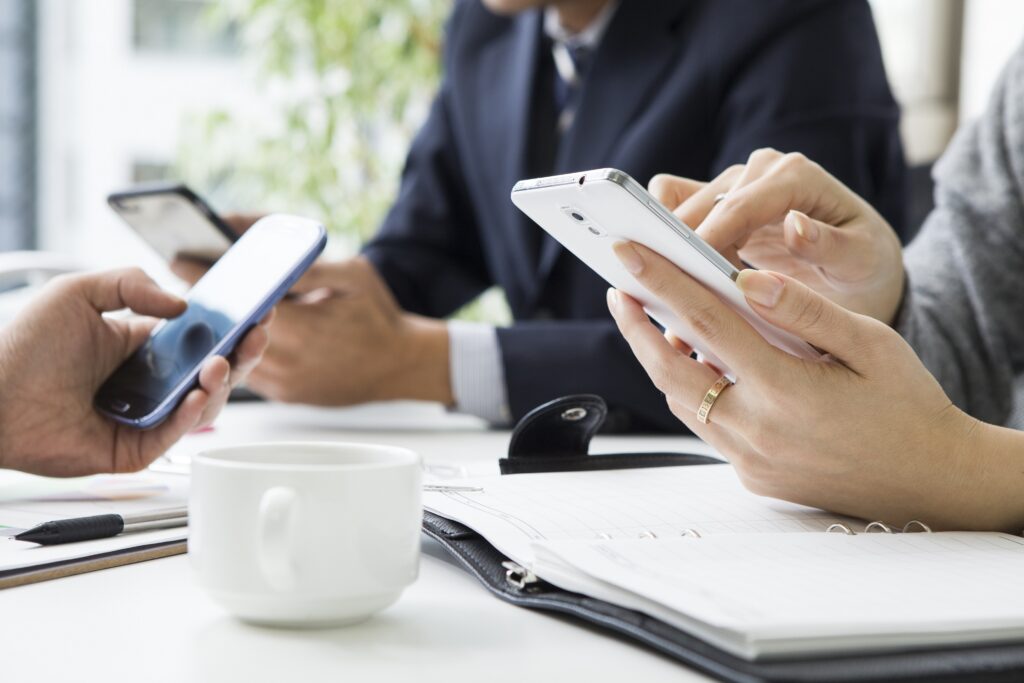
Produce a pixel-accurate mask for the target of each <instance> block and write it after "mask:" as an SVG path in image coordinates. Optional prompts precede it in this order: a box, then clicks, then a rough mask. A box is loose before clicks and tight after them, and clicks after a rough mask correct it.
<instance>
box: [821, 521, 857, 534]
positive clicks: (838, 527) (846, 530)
mask: <svg viewBox="0 0 1024 683" xmlns="http://www.w3.org/2000/svg"><path fill="white" fill-rule="evenodd" d="M836 531H838V532H839V533H841V534H846V535H847V536H856V535H857V532H856V531H854V530H853V529H851V528H850V527H848V526H846V525H845V524H840V523H838V522H837V523H835V524H829V525H828V528H827V529H825V533H826V534H831V533H833V532H836Z"/></svg>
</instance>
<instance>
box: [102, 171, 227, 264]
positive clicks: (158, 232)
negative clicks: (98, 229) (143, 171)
mask: <svg viewBox="0 0 1024 683" xmlns="http://www.w3.org/2000/svg"><path fill="white" fill-rule="evenodd" d="M107 203H108V204H109V205H110V208H111V209H113V210H114V212H115V213H116V214H117V215H118V216H120V217H121V218H122V219H123V220H124V222H125V223H127V224H128V225H129V226H130V227H131V228H132V229H133V230H135V232H136V233H138V235H139V237H141V238H142V239H143V240H145V241H146V242H147V243H148V244H149V246H151V247H153V249H155V250H156V251H157V252H158V253H159V254H160V255H161V256H163V257H164V259H166V260H167V261H172V260H174V259H176V258H183V259H189V260H192V261H199V262H201V263H209V264H212V263H213V262H215V261H216V260H217V259H219V258H220V257H221V256H223V254H224V252H225V251H227V250H228V247H230V246H231V245H232V244H233V243H234V242H235V240H237V239H238V235H236V234H235V233H234V232H233V231H232V230H231V228H230V227H228V225H227V224H226V223H225V222H224V220H223V219H222V218H221V217H220V216H218V215H217V213H216V212H215V211H214V210H213V209H211V208H210V205H209V204H207V203H206V202H205V201H203V199H202V197H200V196H199V195H197V194H196V193H195V192H193V191H192V190H190V189H189V188H188V187H186V186H185V185H177V184H172V185H143V186H139V187H135V188H132V189H130V190H124V191H122V192H114V193H113V194H111V195H110V196H108V197H107Z"/></svg>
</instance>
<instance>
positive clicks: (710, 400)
mask: <svg viewBox="0 0 1024 683" xmlns="http://www.w3.org/2000/svg"><path fill="white" fill-rule="evenodd" d="M732 384H733V383H732V381H731V380H730V379H729V378H728V377H726V376H725V375H722V376H721V377H719V378H718V381H716V382H715V383H714V384H712V385H711V388H710V389H708V391H707V393H706V394H704V400H703V401H701V403H700V408H698V409H697V419H698V420H700V423H701V424H708V415H709V414H710V413H711V408H712V407H714V405H715V401H717V400H718V397H719V396H721V395H722V392H724V391H725V390H726V389H728V388H729V387H731V386H732Z"/></svg>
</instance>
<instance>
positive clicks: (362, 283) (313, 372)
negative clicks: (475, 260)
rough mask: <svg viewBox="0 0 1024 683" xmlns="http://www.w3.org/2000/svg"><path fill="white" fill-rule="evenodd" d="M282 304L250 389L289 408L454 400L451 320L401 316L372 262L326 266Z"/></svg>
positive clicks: (314, 270)
mask: <svg viewBox="0 0 1024 683" xmlns="http://www.w3.org/2000/svg"><path fill="white" fill-rule="evenodd" d="M292 294H293V295H295V296H294V297H293V298H291V299H288V300H285V301H283V302H281V303H280V304H278V307H277V309H278V315H277V319H276V322H275V324H274V339H273V341H272V342H271V345H270V347H269V348H268V349H267V352H266V355H265V357H264V359H263V362H262V363H260V365H259V366H258V367H257V368H256V369H255V370H254V371H253V372H252V375H251V377H250V378H249V381H248V383H247V385H248V386H249V387H250V388H251V389H252V390H253V391H255V392H257V393H259V394H262V395H263V396H266V397H267V398H270V399H274V400H278V401H286V402H290V403H311V404H316V405H332V406H340V405H351V404H355V403H363V402H366V401H376V400H390V399H421V400H429V401H438V402H440V403H444V404H445V405H451V404H452V403H453V402H454V398H453V396H452V388H451V381H450V377H449V360H448V328H447V326H446V325H445V323H444V321H441V320H433V319H430V318H424V317H421V316H416V315H411V314H408V313H405V312H404V311H402V310H401V309H400V308H399V307H398V304H397V303H396V302H395V299H394V297H393V296H392V295H391V292H390V291H389V290H388V288H387V285H385V284H384V282H383V281H382V280H381V279H380V276H379V275H378V274H377V271H376V270H374V268H373V266H372V265H370V263H369V261H367V260H366V259H364V258H361V257H358V258H354V259H350V260H347V261H341V262H328V261H320V262H318V263H316V264H314V265H313V267H312V268H310V270H309V271H308V272H307V273H306V275H305V277H303V278H302V280H300V281H299V282H298V284H297V285H296V286H295V287H294V288H293V289H292Z"/></svg>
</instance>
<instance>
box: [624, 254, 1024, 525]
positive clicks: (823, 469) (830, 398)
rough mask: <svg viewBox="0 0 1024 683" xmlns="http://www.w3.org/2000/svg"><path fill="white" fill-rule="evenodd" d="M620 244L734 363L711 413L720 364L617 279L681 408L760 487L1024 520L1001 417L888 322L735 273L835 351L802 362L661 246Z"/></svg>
mask: <svg viewBox="0 0 1024 683" xmlns="http://www.w3.org/2000/svg"><path fill="white" fill-rule="evenodd" d="M615 248H616V252H617V253H618V255H619V258H620V260H621V261H622V262H623V264H624V265H625V266H626V267H627V268H628V269H629V270H630V271H631V272H632V273H633V274H634V275H635V276H636V277H637V279H638V280H639V281H640V282H641V283H642V284H643V285H644V287H646V288H647V289H648V290H650V291H651V293H652V294H654V295H655V296H657V297H658V298H659V299H661V300H662V301H663V302H665V303H666V304H668V305H669V306H670V307H671V308H672V310H673V312H674V313H675V314H676V315H677V316H679V318H680V319H681V320H682V321H683V322H685V323H689V325H690V326H691V328H692V329H693V330H695V331H696V333H697V334H698V335H699V336H700V340H699V343H700V344H702V345H704V346H706V348H707V349H708V350H709V351H713V352H714V353H715V354H716V355H717V356H718V357H719V358H721V359H722V361H723V362H725V363H727V364H728V365H729V367H730V368H732V369H733V370H734V372H735V373H736V376H737V379H736V384H735V385H733V386H731V387H727V388H726V389H725V390H724V391H723V392H722V393H721V394H720V396H719V398H718V400H717V401H716V402H715V403H714V406H713V407H712V409H711V412H710V415H709V420H710V421H709V423H708V424H702V423H701V422H700V421H699V420H698V419H697V414H696V413H697V409H698V408H699V406H700V405H701V402H702V400H703V398H704V394H705V392H707V390H708V389H709V388H710V387H711V386H712V384H714V383H715V381H716V380H718V378H719V377H720V373H719V372H718V371H717V370H715V369H714V368H712V367H709V366H708V365H704V364H702V363H700V362H698V361H696V360H694V359H692V358H691V357H690V353H691V350H690V349H689V348H687V347H685V346H684V345H682V344H681V343H680V342H679V340H677V339H675V338H673V337H671V336H670V335H662V333H661V332H660V331H659V330H658V328H656V327H655V326H654V325H653V324H652V323H651V322H650V320H649V319H648V317H647V315H646V314H645V313H644V311H643V309H642V308H641V307H640V305H639V304H638V303H637V302H636V301H634V300H633V299H631V298H630V297H628V296H626V295H625V294H622V293H620V292H617V291H615V290H609V308H610V309H611V312H612V315H613V316H614V317H615V320H616V322H617V323H618V325H619V329H620V330H621V332H622V334H623V335H624V336H625V337H626V339H627V341H628V342H629V344H630V346H631V347H632V349H633V352H634V353H635V354H636V356H637V358H638V359H639V360H640V362H641V363H642V364H643V366H644V368H645V369H646V371H647V373H648V374H649V375H650V377H651V379H652V380H653V381H654V384H655V385H656V386H657V387H658V388H659V389H660V390H661V391H662V392H664V394H665V396H666V397H667V399H668V405H669V407H670V409H671V410H672V412H673V413H674V414H675V415H676V416H677V417H678V418H679V419H680V420H682V421H683V422H685V423H686V425H687V426H688V427H690V429H691V430H693V431H694V433H696V434H697V435H699V436H700V437H701V438H703V439H704V440H705V441H707V442H708V443H710V444H711V445H712V446H714V447H715V448H716V449H718V450H719V451H720V452H721V453H722V454H723V455H725V456H726V457H727V458H728V459H729V460H730V462H732V463H733V465H734V466H735V467H736V470H737V472H738V473H739V475H740V477H741V479H742V480H743V482H744V484H745V485H746V486H747V487H748V488H750V489H751V490H752V491H754V492H756V493H759V494H763V495H768V496H773V497H777V498H783V499H786V500H790V501H794V502H797V503H803V504H805V505H811V506H814V507H819V508H825V509H829V510H832V511H835V512H839V513H844V514H848V515H853V516H857V517H862V518H865V519H872V520H874V519H882V520H885V521H887V522H890V523H893V524H903V523H905V522H907V521H909V520H911V519H918V520H921V521H923V522H925V523H927V524H929V525H932V526H933V527H935V528H952V527H955V528H977V529H1015V530H1017V531H1019V530H1020V529H1021V528H1022V525H1024V498H1022V497H1021V496H1020V491H1021V490H1024V468H1022V467H1021V463H1020V462H1017V461H1014V460H1012V459H1010V458H1011V456H1013V453H1002V454H999V453H998V451H999V450H1003V451H1005V450H1006V449H995V448H988V447H987V446H986V444H987V443H988V442H987V439H988V438H989V435H988V432H989V431H990V430H992V429H995V428H990V427H988V426H986V425H983V424H982V423H980V422H978V421H976V420H974V419H973V418H970V417H969V416H967V415H966V414H964V413H963V412H961V411H960V410H958V409H957V408H955V407H954V406H953V405H952V403H951V402H950V400H949V399H948V398H947V397H946V395H945V394H944V393H943V391H942V389H941V388H940V387H939V385H938V383H937V382H936V381H935V379H934V378H933V377H932V376H931V375H930V374H929V373H928V371H927V370H926V369H925V368H924V366H923V365H922V364H921V362H920V360H919V359H918V358H917V356H916V355H915V354H914V352H913V350H912V349H911V348H910V346H909V345H907V344H906V342H904V341H903V339H902V338H901V337H900V336H899V335H898V334H896V333H895V332H894V331H893V330H891V329H889V328H888V327H886V326H885V325H883V324H882V323H880V322H878V321H876V320H873V319H871V318H868V317H866V316H863V315H858V314H856V313H851V312H849V311H847V310H845V309H843V308H841V307H840V306H838V305H836V304H834V303H832V302H830V301H828V300H827V299H825V298H824V297H822V296H819V295H818V294H816V293H815V292H813V291H812V290H810V289H808V288H807V287H805V286H804V285H802V284H800V283H799V282H797V281H796V280H794V279H791V278H788V277H785V276H782V275H778V274H774V273H770V272H764V271H752V270H746V271H743V272H742V273H741V274H740V278H739V280H738V284H739V286H740V288H741V289H742V290H743V292H744V294H745V295H746V297H747V300H748V301H749V302H750V305H751V306H752V307H753V309H754V310H755V311H756V312H757V313H758V314H759V315H761V316H762V317H764V318H765V319H766V320H768V321H769V322H771V323H773V324H775V325H777V326H778V327H780V328H782V329H785V330H788V331H790V332H792V333H794V334H795V335H797V336H799V337H800V338H802V339H805V340H807V341H808V342H810V343H812V344H814V345H815V346H817V347H818V348H819V349H822V350H824V351H825V352H827V353H828V355H826V356H825V357H823V358H822V359H821V360H819V361H806V360H800V359H798V358H796V357H794V356H791V355H789V354H787V353H785V352H783V351H780V350H779V349H777V348H775V347H774V346H772V345H770V344H769V343H768V342H766V341H765V340H764V339H763V338H762V337H761V336H760V335H759V334H758V333H757V332H756V331H754V329H753V328H751V327H750V326H749V325H748V324H747V323H746V322H745V321H744V320H743V319H742V318H741V317H740V316H739V315H738V314H737V313H735V312H734V311H733V310H732V309H731V308H729V307H728V306H727V305H725V304H723V303H722V302H721V300H720V299H718V297H717V296H715V295H714V294H713V293H711V292H710V291H708V290H707V289H705V288H704V287H703V286H701V285H700V284H699V283H697V282H696V281H694V280H693V279H691V278H690V277H689V276H688V275H686V274H685V273H683V272H682V271H680V270H679V269H678V268H676V267H675V266H674V265H672V264H671V263H670V262H668V261H667V260H665V259H664V258H662V257H661V256H659V255H658V254H656V253H654V252H652V251H650V250H649V249H646V248H645V247H643V246H640V245H636V244H629V243H620V244H618V245H616V247H615ZM1021 457H1022V451H1021V450H1020V449H1018V450H1017V454H1016V458H1017V459H1018V460H1019V459H1020V458H1021Z"/></svg>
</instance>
